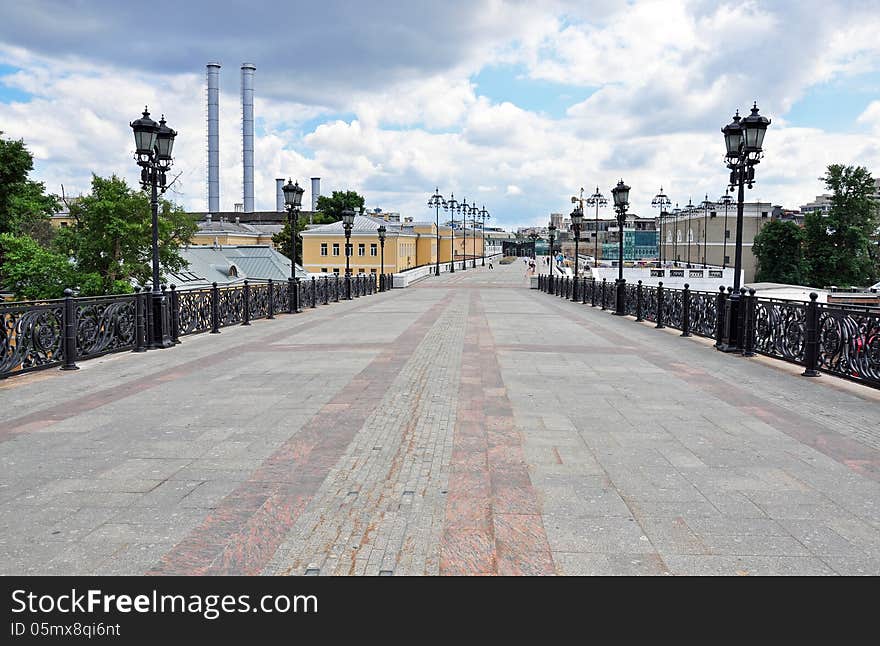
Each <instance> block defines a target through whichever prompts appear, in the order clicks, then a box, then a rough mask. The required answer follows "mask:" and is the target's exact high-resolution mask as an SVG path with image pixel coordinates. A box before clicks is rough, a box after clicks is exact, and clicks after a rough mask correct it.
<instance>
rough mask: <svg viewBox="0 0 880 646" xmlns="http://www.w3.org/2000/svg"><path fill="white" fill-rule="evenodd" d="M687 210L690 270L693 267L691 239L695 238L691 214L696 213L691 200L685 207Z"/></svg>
mask: <svg viewBox="0 0 880 646" xmlns="http://www.w3.org/2000/svg"><path fill="white" fill-rule="evenodd" d="M684 208H685V209H687V214H688V229H687V243H688V251H687V266H688V269H690V266H691V238H693V235H692V232H691V214H692V213H693V212H694V202H693V200H692V199H691V198H688V203H687V206H685V207H684Z"/></svg>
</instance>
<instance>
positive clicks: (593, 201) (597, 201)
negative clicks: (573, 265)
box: [587, 186, 608, 267]
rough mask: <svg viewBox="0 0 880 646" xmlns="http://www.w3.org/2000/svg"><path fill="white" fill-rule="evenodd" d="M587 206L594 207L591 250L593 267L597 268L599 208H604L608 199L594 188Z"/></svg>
mask: <svg viewBox="0 0 880 646" xmlns="http://www.w3.org/2000/svg"><path fill="white" fill-rule="evenodd" d="M587 204H589V205H590V206H595V207H596V231H594V233H595V234H596V246H595V248H594V250H593V267H598V266H599V207H600V206H605V205H606V204H608V199H607V198H606V197H605V196H604V195H602V194H601V193H600V192H599V187H598V186H597V187H596V192H595V193H593V194H592V195H591V196H590V197H588V198H587Z"/></svg>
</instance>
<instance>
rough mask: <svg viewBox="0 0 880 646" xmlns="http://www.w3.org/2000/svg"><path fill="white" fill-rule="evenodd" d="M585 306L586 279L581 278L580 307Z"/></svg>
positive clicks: (584, 277)
mask: <svg viewBox="0 0 880 646" xmlns="http://www.w3.org/2000/svg"><path fill="white" fill-rule="evenodd" d="M586 304H587V277H586V276H583V277H582V278H581V305H586Z"/></svg>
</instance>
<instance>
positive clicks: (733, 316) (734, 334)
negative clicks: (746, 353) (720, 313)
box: [715, 294, 742, 352]
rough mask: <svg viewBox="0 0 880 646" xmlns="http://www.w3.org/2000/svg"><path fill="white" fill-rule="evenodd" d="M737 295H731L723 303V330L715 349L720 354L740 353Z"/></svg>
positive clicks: (738, 303) (738, 300) (738, 298)
mask: <svg viewBox="0 0 880 646" xmlns="http://www.w3.org/2000/svg"><path fill="white" fill-rule="evenodd" d="M739 307H740V297H739V294H731V295H730V297H729V298H728V299H727V300H726V301H725V303H724V329H723V330H722V331H721V340H720V341H719V343H718V344H717V345H716V346H715V348H716V349H717V350H719V351H721V352H742V347H741V346H740V335H739Z"/></svg>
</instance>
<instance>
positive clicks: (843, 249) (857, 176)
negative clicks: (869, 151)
mask: <svg viewBox="0 0 880 646" xmlns="http://www.w3.org/2000/svg"><path fill="white" fill-rule="evenodd" d="M821 179H822V180H823V181H824V182H825V186H826V187H827V188H828V189H829V190H830V191H831V192H832V197H831V210H830V211H829V213H828V215H827V216H826V217H822V216H821V215H818V214H808V215H807V217H806V218H805V225H806V226H805V231H806V252H807V257H808V259H809V263H810V284H811V285H814V286H817V287H823V286H827V285H837V286H839V287H852V286H864V285H870V284H871V283H872V282H874V281H875V280H876V279H877V273H878V267H877V262H876V258H875V254H874V252H873V250H872V245H873V244H874V243H873V242H872V240H871V236H873V235H875V232H876V230H877V224H878V205H877V203H876V202H875V201H874V200H873V199H872V197H871V196H872V194H873V192H874V179H873V178H872V177H871V174H870V173H869V172H868V170H867V169H866V168H864V167H863V166H844V165H842V164H831V165H830V166H828V170H827V172H826V173H825V176H824V177H822V178H821Z"/></svg>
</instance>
